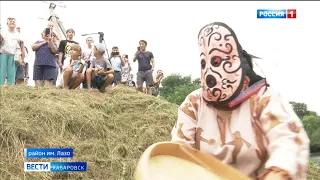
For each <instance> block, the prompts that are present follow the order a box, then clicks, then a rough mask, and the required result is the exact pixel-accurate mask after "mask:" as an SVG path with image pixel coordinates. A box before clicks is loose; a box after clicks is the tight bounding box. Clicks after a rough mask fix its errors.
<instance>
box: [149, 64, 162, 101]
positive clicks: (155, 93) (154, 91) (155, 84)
mask: <svg viewBox="0 0 320 180" xmlns="http://www.w3.org/2000/svg"><path fill="white" fill-rule="evenodd" d="M162 79H163V72H162V70H158V71H157V75H156V76H155V77H154V78H153V86H152V87H151V90H152V95H153V96H155V97H157V96H158V95H159V86H160V83H161V80H162Z"/></svg>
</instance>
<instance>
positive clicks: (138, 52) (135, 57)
mask: <svg viewBox="0 0 320 180" xmlns="http://www.w3.org/2000/svg"><path fill="white" fill-rule="evenodd" d="M139 54H140V51H137V52H136V54H135V55H134V56H133V62H136V60H137V56H138V55H139Z"/></svg>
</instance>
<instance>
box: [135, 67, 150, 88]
mask: <svg viewBox="0 0 320 180" xmlns="http://www.w3.org/2000/svg"><path fill="white" fill-rule="evenodd" d="M152 73H153V71H152V70H148V71H138V72H137V85H138V86H142V85H143V82H146V85H147V86H153V76H152Z"/></svg>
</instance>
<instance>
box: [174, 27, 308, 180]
mask: <svg viewBox="0 0 320 180" xmlns="http://www.w3.org/2000/svg"><path fill="white" fill-rule="evenodd" d="M198 43H199V50H200V53H199V55H200V59H199V60H200V61H199V62H200V68H201V88H200V89H198V90H195V91H193V92H192V93H190V94H189V95H188V96H187V97H186V99H185V101H184V102H183V103H182V104H181V106H180V107H179V109H178V119H177V122H176V124H175V126H174V127H173V130H172V141H173V142H179V143H183V144H185V145H187V146H191V147H194V148H196V149H198V150H200V151H202V152H204V153H206V154H209V155H212V156H215V157H216V158H218V159H220V160H221V161H223V162H225V163H227V164H230V165H231V166H233V167H235V168H236V169H238V170H239V171H240V172H242V173H243V174H245V175H247V176H249V177H250V178H252V179H263V180H280V179H283V180H287V179H288V180H289V179H292V180H295V179H296V180H298V179H299V180H300V179H306V177H307V169H308V160H309V153H310V150H309V143H310V141H309V138H308V136H307V134H306V131H305V130H304V128H303V125H302V123H301V120H300V119H299V118H298V116H297V115H296V114H295V112H294V111H293V108H292V106H291V105H290V104H289V102H288V101H286V100H285V99H284V98H283V97H282V96H281V95H280V94H279V93H277V92H275V91H274V90H273V89H272V88H271V87H270V86H269V84H268V83H267V82H266V79H265V78H262V77H261V76H259V75H257V74H256V73H255V72H254V71H253V65H252V58H251V55H249V54H248V53H247V52H246V51H245V50H243V49H242V46H241V45H240V43H239V42H238V39H237V36H236V34H235V33H234V31H233V30H232V29H231V28H230V27H229V26H227V25H226V24H224V23H221V22H214V23H211V24H208V25H205V26H204V27H203V28H201V30H200V32H199V34H198Z"/></svg>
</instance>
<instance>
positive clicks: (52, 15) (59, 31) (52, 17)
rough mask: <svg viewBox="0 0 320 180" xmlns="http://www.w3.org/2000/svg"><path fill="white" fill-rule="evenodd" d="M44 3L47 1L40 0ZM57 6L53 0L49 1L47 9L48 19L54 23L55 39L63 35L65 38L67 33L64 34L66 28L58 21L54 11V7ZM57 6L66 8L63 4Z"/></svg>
mask: <svg viewBox="0 0 320 180" xmlns="http://www.w3.org/2000/svg"><path fill="white" fill-rule="evenodd" d="M42 2H44V3H48V2H46V1H42ZM56 2H57V3H61V2H59V1H56ZM56 7H57V4H56V3H55V1H50V5H49V9H50V16H49V18H48V21H51V22H53V24H54V29H55V31H56V33H57V35H58V37H57V39H58V40H60V39H62V37H64V39H67V34H66V30H65V28H64V26H63V25H62V22H61V21H60V19H59V17H58V16H57V15H56V14H55V13H54V10H55V8H56ZM59 7H62V8H66V6H65V5H63V6H62V5H59Z"/></svg>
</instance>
